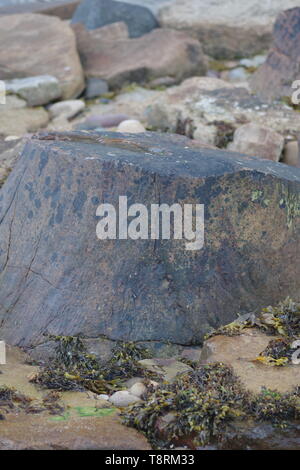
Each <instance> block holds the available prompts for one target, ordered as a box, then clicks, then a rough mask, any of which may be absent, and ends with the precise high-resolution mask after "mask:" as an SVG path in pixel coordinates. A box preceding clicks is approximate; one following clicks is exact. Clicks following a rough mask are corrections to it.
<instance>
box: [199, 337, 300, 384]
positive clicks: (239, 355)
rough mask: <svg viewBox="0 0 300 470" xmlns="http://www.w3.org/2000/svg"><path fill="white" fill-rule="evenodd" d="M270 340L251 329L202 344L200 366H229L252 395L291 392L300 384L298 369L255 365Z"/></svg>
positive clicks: (270, 338) (299, 371)
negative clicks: (275, 391) (262, 392)
mask: <svg viewBox="0 0 300 470" xmlns="http://www.w3.org/2000/svg"><path fill="white" fill-rule="evenodd" d="M273 339H276V337H273V336H268V335H266V334H264V333H263V332H261V331H259V330H258V329H255V328H254V329H252V328H251V329H248V330H244V332H243V333H242V334H240V335H237V336H224V335H218V336H214V337H212V338H210V339H209V340H207V341H206V342H205V343H204V347H203V349H202V354H201V357H200V362H201V363H207V364H208V363H213V362H223V363H225V364H228V365H230V366H232V367H233V370H234V372H235V374H236V375H237V376H238V377H239V378H240V380H241V382H242V383H243V385H244V386H245V388H247V389H248V390H250V391H252V392H254V393H259V392H260V391H261V389H262V388H263V387H265V388H267V389H269V390H277V391H278V392H281V393H287V392H292V391H293V389H294V388H295V387H297V386H298V385H299V383H300V367H299V365H288V366H285V367H271V366H266V365H262V364H259V363H258V362H256V361H255V359H256V358H257V357H258V356H259V354H260V353H261V352H262V351H264V350H265V349H266V347H267V346H268V344H269V342H270V341H271V340H273Z"/></svg>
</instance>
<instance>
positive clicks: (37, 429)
mask: <svg viewBox="0 0 300 470" xmlns="http://www.w3.org/2000/svg"><path fill="white" fill-rule="evenodd" d="M94 403H95V402H94ZM0 449H1V450H4V449H10V450H30V449H31V450H106V451H110V450H111V449H118V450H127V451H129V450H130V451H133V450H148V451H149V450H151V446H150V444H149V443H148V442H147V439H146V438H145V436H143V435H142V434H141V433H138V432H137V431H136V430H135V429H132V428H128V427H127V426H124V425H123V424H122V423H121V418H120V417H118V416H116V415H109V416H101V417H93V416H92V417H91V416H85V417H77V416H75V417H72V416H71V417H70V418H68V419H66V420H62V421H55V420H53V419H51V417H50V418H49V414H47V415H44V414H42V415H40V414H39V415H33V414H25V413H23V414H19V415H14V414H8V415H6V419H5V425H4V426H1V438H0Z"/></svg>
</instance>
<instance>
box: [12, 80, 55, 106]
mask: <svg viewBox="0 0 300 470" xmlns="http://www.w3.org/2000/svg"><path fill="white" fill-rule="evenodd" d="M5 85H6V90H7V91H8V92H10V93H13V94H16V95H18V96H20V97H21V98H23V99H24V100H26V102H27V105H28V106H41V105H44V104H48V103H50V102H51V101H54V100H57V99H58V98H60V97H61V94H62V90H61V87H60V85H59V82H58V80H57V78H55V77H52V76H51V75H40V76H36V77H27V78H16V79H14V80H8V81H6V82H5Z"/></svg>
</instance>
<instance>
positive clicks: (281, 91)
mask: <svg viewBox="0 0 300 470" xmlns="http://www.w3.org/2000/svg"><path fill="white" fill-rule="evenodd" d="M299 43H300V7H296V8H291V9H289V10H286V11H283V12H282V13H280V14H279V15H278V17H277V19H276V22H275V25H274V31H273V47H272V49H271V50H270V52H269V54H268V57H267V59H266V62H265V63H264V64H263V65H261V66H260V67H259V69H258V70H257V72H256V73H255V74H254V75H253V77H252V79H251V82H250V84H251V88H252V89H253V90H254V91H255V92H256V93H257V94H258V96H259V97H260V98H262V99H265V100H270V101H271V100H274V99H280V98H282V97H285V98H291V96H292V93H293V91H294V90H293V88H292V83H293V82H294V81H295V80H298V79H299V77H300V48H299Z"/></svg>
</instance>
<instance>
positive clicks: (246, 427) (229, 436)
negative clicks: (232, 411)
mask: <svg viewBox="0 0 300 470" xmlns="http://www.w3.org/2000/svg"><path fill="white" fill-rule="evenodd" d="M299 446H300V425H299V423H298V422H296V423H295V422H291V421H290V420H289V422H288V423H286V425H285V426H282V427H280V426H277V425H276V424H272V423H268V422H261V423H253V422H252V421H251V420H250V421H248V420H244V419H243V420H240V421H239V422H236V423H235V424H234V426H230V428H229V427H228V431H226V433H224V435H223V436H222V442H220V443H219V445H218V447H217V449H219V450H224V449H227V450H229V449H230V450H231V449H232V450H233V449H234V450H245V449H247V450H258V451H261V450H277V451H284V450H298V449H299Z"/></svg>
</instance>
